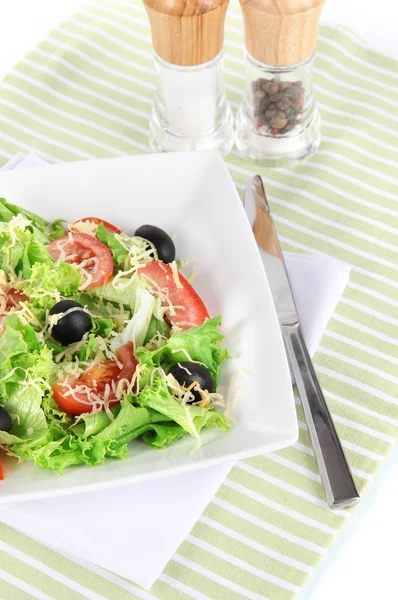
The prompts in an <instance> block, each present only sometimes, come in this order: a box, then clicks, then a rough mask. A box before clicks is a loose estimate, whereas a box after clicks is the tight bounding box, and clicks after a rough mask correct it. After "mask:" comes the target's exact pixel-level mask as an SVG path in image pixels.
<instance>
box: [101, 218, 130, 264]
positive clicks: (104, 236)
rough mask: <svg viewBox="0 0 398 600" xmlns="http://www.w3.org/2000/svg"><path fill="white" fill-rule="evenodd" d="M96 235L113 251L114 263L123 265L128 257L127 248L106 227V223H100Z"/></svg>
mask: <svg viewBox="0 0 398 600" xmlns="http://www.w3.org/2000/svg"><path fill="white" fill-rule="evenodd" d="M96 236H97V238H98V239H99V240H100V242H102V243H103V244H105V245H106V246H108V248H109V250H110V251H111V253H112V256H113V260H114V263H115V265H116V266H117V267H123V265H124V262H125V260H126V259H128V252H127V250H126V248H125V247H124V246H123V245H122V244H121V243H120V242H119V241H118V240H117V239H116V238H115V234H114V233H110V232H109V231H108V230H107V229H105V227H104V224H103V223H100V224H99V225H98V227H97V230H96Z"/></svg>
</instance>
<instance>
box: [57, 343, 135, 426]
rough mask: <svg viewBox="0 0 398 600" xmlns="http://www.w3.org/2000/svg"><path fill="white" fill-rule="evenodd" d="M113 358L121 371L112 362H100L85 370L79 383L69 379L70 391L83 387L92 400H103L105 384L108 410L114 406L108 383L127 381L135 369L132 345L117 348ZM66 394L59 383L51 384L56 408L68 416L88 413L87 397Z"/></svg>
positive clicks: (62, 385) (80, 394)
mask: <svg viewBox="0 0 398 600" xmlns="http://www.w3.org/2000/svg"><path fill="white" fill-rule="evenodd" d="M116 358H117V360H118V361H119V362H120V363H121V365H122V366H121V367H119V366H118V364H117V362H116V361H114V360H104V361H102V362H100V363H98V364H96V365H94V366H92V367H90V368H89V369H87V371H86V372H85V373H83V375H82V376H81V377H80V378H79V379H77V378H69V379H68V385H69V386H71V387H72V388H74V387H76V386H78V385H79V386H80V385H85V386H87V388H89V389H90V390H91V391H92V392H93V394H95V396H97V397H98V398H100V400H103V398H104V394H105V388H106V385H107V384H108V385H109V386H110V388H111V391H110V396H109V406H113V404H117V403H118V402H119V401H120V400H118V399H117V398H116V397H115V394H114V392H113V390H112V382H114V384H115V385H117V384H118V383H119V381H122V379H126V380H127V381H131V379H132V377H133V375H134V372H135V369H136V366H137V360H136V358H135V356H134V346H133V344H132V342H129V343H128V344H125V345H124V346H122V347H121V348H119V349H118V350H117V352H116ZM68 390H69V387H67V386H66V385H65V384H63V383H61V382H60V383H54V384H53V394H54V400H55V402H56V403H57V404H58V407H59V408H60V409H61V410H62V411H64V412H65V413H67V414H68V415H81V414H83V413H86V412H90V410H91V406H90V405H89V404H87V401H88V399H89V396H88V394H87V393H84V392H83V391H80V392H79V391H77V390H76V391H75V392H73V395H72V394H70V395H67V392H68ZM92 402H93V405H95V401H94V400H92Z"/></svg>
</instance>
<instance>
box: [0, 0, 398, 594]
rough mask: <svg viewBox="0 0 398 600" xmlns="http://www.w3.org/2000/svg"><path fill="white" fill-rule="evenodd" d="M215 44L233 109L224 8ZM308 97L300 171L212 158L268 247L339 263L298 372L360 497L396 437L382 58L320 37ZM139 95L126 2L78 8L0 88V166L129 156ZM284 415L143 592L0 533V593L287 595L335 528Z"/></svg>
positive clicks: (142, 109) (393, 220) (237, 30)
mask: <svg viewBox="0 0 398 600" xmlns="http://www.w3.org/2000/svg"><path fill="white" fill-rule="evenodd" d="M225 46H226V60H225V76H226V83H227V88H228V94H229V97H230V100H231V103H232V105H233V107H234V108H236V107H237V105H238V102H239V100H240V97H241V93H242V86H243V73H244V66H243V52H242V21H241V16H240V11H239V7H238V5H236V4H232V5H231V6H230V8H229V12H228V19H227V29H226V44H225ZM315 88H316V96H317V100H318V102H319V106H320V109H321V115H322V121H323V141H322V144H321V147H320V150H319V151H318V152H317V154H316V155H315V156H313V157H311V159H310V161H309V162H307V163H305V164H302V165H300V166H299V167H296V168H295V169H291V170H290V169H289V170H279V171H276V170H270V169H261V168H259V167H258V166H257V165H255V164H254V163H252V162H248V161H245V160H242V158H240V157H239V155H238V154H237V153H236V152H232V153H231V154H230V155H229V156H228V157H227V159H226V160H227V164H228V166H229V168H230V172H231V174H232V176H233V178H234V180H235V182H236V185H237V187H238V188H239V190H242V189H243V186H244V183H245V181H246V179H247V177H248V176H249V175H251V174H252V173H254V172H256V171H260V172H261V173H262V175H263V176H264V181H265V185H266V188H267V190H268V194H269V197H270V200H271V203H272V210H273V212H274V215H275V219H276V222H277V226H278V230H279V233H280V237H281V240H282V243H283V245H284V248H285V249H287V250H291V251H294V252H297V251H298V252H312V253H326V254H329V255H333V256H336V257H338V258H340V259H342V260H344V261H346V262H349V263H350V264H351V265H352V275H351V281H350V283H349V285H348V287H347V289H346V292H345V294H344V297H343V298H342V300H341V302H340V304H339V305H338V307H337V310H336V312H335V313H334V315H333V317H332V319H331V321H330V323H329V325H328V328H327V331H326V333H325V335H324V337H323V339H322V342H321V345H320V347H319V349H318V351H317V353H316V355H315V364H316V367H317V371H318V374H319V377H320V380H321V383H322V386H323V388H324V390H325V394H326V397H327V400H328V403H329V406H330V409H331V411H332V413H333V416H334V419H335V422H336V425H337V428H338V431H339V433H340V435H341V438H342V440H343V445H344V448H345V451H346V454H347V457H348V459H349V461H350V464H351V466H352V469H353V472H354V474H355V478H356V482H357V484H358V488H359V490H360V492H361V493H363V492H364V491H365V489H366V487H367V486H368V484H369V482H370V481H371V480H372V477H373V475H374V474H375V472H376V471H377V469H378V468H379V466H380V464H381V462H382V461H383V459H384V457H385V456H386V455H387V454H388V452H389V451H390V450H391V448H392V446H393V445H394V443H395V441H396V439H397V436H398V401H397V382H398V378H397V364H398V319H397V307H398V261H397V257H398V238H397V233H398V203H397V198H396V197H395V196H394V191H395V190H394V185H396V183H397V180H396V179H394V174H396V172H394V167H396V165H397V163H398V152H397V147H396V141H397V138H396V135H395V131H396V121H397V117H396V114H397V100H398V75H397V63H396V62H395V61H393V60H392V59H390V58H387V57H384V56H381V55H380V54H378V53H376V52H373V51H371V50H370V49H368V48H367V47H366V46H365V45H364V43H363V42H362V41H361V40H359V39H358V38H357V37H356V36H355V34H353V33H352V32H350V31H348V30H346V29H344V28H339V29H332V28H330V27H326V26H323V27H322V28H321V30H320V35H319V43H318V54H317V57H316V68H315ZM154 90H155V74H154V69H153V63H152V57H151V44H150V37H149V27H148V23H147V19H146V15H145V12H144V10H143V7H142V5H141V3H140V2H139V1H138V0H132V1H131V2H128V1H123V0H115V1H113V0H100V1H98V2H95V3H91V4H88V5H87V6H86V7H85V8H84V9H83V10H80V11H79V12H78V13H76V14H75V15H73V17H71V18H69V19H68V20H67V21H65V22H64V23H62V25H60V26H59V27H57V28H56V29H54V30H53V31H52V32H51V33H50V34H49V35H48V37H47V38H46V39H44V40H43V41H42V42H41V43H40V44H39V46H38V47H37V48H36V49H34V50H33V51H32V52H30V53H29V54H28V56H27V57H26V58H24V59H23V60H22V61H21V62H20V63H19V64H18V65H17V66H16V67H15V69H13V70H12V71H11V72H10V73H9V75H8V76H7V77H6V79H5V80H4V81H3V82H2V83H1V85H0V121H1V124H0V160H1V161H3V162H5V161H6V160H7V159H8V158H9V157H10V156H11V155H13V154H15V153H16V152H17V151H21V150H22V151H29V150H30V149H31V148H32V147H35V148H36V150H37V151H39V153H40V154H41V155H42V156H43V157H44V158H45V159H48V160H50V161H53V162H57V161H70V160H79V159H92V158H101V157H108V156H120V155H123V154H126V153H127V154H134V153H142V152H143V151H144V152H146V151H147V150H148V118H149V113H150V109H151V102H152V97H153V94H154ZM394 126H395V127H394ZM394 129H395V131H394ZM297 414H298V419H299V425H300V439H299V441H298V443H297V444H295V445H294V446H293V447H291V448H288V449H286V450H282V451H280V452H275V453H273V454H269V455H267V456H257V457H255V458H252V459H250V460H246V461H243V462H241V463H239V464H238V465H237V466H236V467H235V468H234V469H233V471H232V472H231V474H230V476H229V477H228V479H227V480H226V481H225V482H224V484H223V485H222V486H221V488H220V490H219V491H218V493H217V494H216V496H215V497H214V499H213V500H212V502H211V503H210V504H209V505H208V507H207V508H206V510H205V512H204V514H203V515H202V516H201V517H200V519H199V521H198V523H197V524H196V525H195V527H194V528H193V530H192V532H191V534H190V535H189V536H188V538H187V539H186V540H185V541H184V542H183V544H182V545H181V546H180V548H179V549H178V551H177V553H176V554H175V555H174V556H173V558H172V559H171V560H170V562H169V564H168V565H167V568H166V569H165V571H164V573H163V574H162V575H161V577H160V578H159V580H158V582H157V583H156V584H155V585H154V587H153V588H152V590H151V592H146V591H144V590H142V589H140V588H138V587H137V586H135V585H134V584H132V583H130V582H127V581H125V580H122V579H120V578H118V577H116V576H115V575H113V574H111V573H109V572H106V571H103V570H101V569H99V568H96V567H95V566H93V565H88V564H78V563H77V562H75V561H74V560H73V559H72V558H70V557H65V556H62V555H60V554H58V553H57V552H55V551H54V550H52V549H49V548H48V547H45V546H43V545H41V544H39V543H38V542H36V541H34V540H32V539H29V538H27V537H26V536H24V535H22V534H21V533H18V532H16V531H13V530H12V529H10V528H9V527H7V526H4V525H0V540H1V541H0V597H1V598H2V600H31V599H32V598H41V599H49V598H53V599H56V600H61V599H62V600H82V599H83V598H90V599H93V600H94V599H95V600H104V599H109V600H122V599H123V600H133V599H137V598H142V599H146V600H149V599H150V600H155V599H161V600H183V599H187V598H196V599H200V600H204V599H209V598H211V599H214V600H240V599H246V598H249V599H252V600H265V599H269V600H291V599H292V598H294V596H295V595H296V593H297V592H298V591H299V590H300V589H301V588H302V586H303V585H304V583H305V581H306V579H307V578H308V577H309V575H310V574H311V572H312V571H313V569H314V568H315V567H316V565H317V564H318V562H319V560H320V559H321V557H322V556H323V555H324V554H325V552H326V550H327V548H328V546H329V544H330V543H331V541H332V539H333V538H334V536H336V535H337V533H338V532H339V530H340V529H341V528H342V527H343V525H344V523H345V522H346V520H347V518H348V517H349V513H348V512H347V513H342V512H339V513H337V514H336V513H332V512H330V511H329V510H328V509H327V506H326V503H325V499H324V494H323V490H322V486H321V483H320V479H319V474H318V469H317V465H316V462H315V459H314V454H313V451H312V448H311V442H310V439H309V435H308V431H307V427H306V425H305V422H304V416H303V411H302V409H301V406H300V405H299V404H297ZM132 543H134V541H132ZM148 560H150V557H148Z"/></svg>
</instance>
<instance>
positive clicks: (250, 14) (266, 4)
mask: <svg viewBox="0 0 398 600" xmlns="http://www.w3.org/2000/svg"><path fill="white" fill-rule="evenodd" d="M239 1H240V5H241V7H242V12H243V18H244V22H245V45H246V48H247V51H248V52H249V54H250V55H251V56H252V57H253V58H255V59H256V60H258V61H259V62H262V63H265V64H266V65H272V66H287V65H295V64H297V63H299V62H301V61H303V60H305V59H306V58H308V57H309V56H311V54H312V53H313V52H314V50H315V46H316V37H317V32H318V22H319V17H320V14H321V10H322V7H323V4H324V0H239Z"/></svg>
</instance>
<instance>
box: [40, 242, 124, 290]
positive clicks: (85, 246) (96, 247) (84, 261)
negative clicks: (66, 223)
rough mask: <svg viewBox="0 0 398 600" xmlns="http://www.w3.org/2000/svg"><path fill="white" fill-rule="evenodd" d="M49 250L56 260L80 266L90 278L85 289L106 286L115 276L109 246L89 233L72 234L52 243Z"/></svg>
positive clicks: (48, 247)
mask: <svg viewBox="0 0 398 600" xmlns="http://www.w3.org/2000/svg"><path fill="white" fill-rule="evenodd" d="M47 250H48V253H49V255H50V256H51V258H53V259H54V260H59V259H62V260H65V261H66V262H69V263H71V264H73V265H76V266H80V267H81V268H82V269H83V270H84V271H85V272H86V274H87V275H88V276H89V278H90V283H89V284H88V285H86V286H84V287H85V289H87V290H88V289H90V288H94V287H98V286H99V285H104V284H105V283H107V282H108V281H109V280H110V279H112V276H113V258H112V254H111V251H110V250H109V248H108V246H105V244H103V243H102V242H100V241H99V240H97V238H95V237H93V236H91V235H88V234H87V233H70V234H69V235H65V236H64V237H61V238H58V239H57V240H54V241H53V242H50V244H48V246H47Z"/></svg>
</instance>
